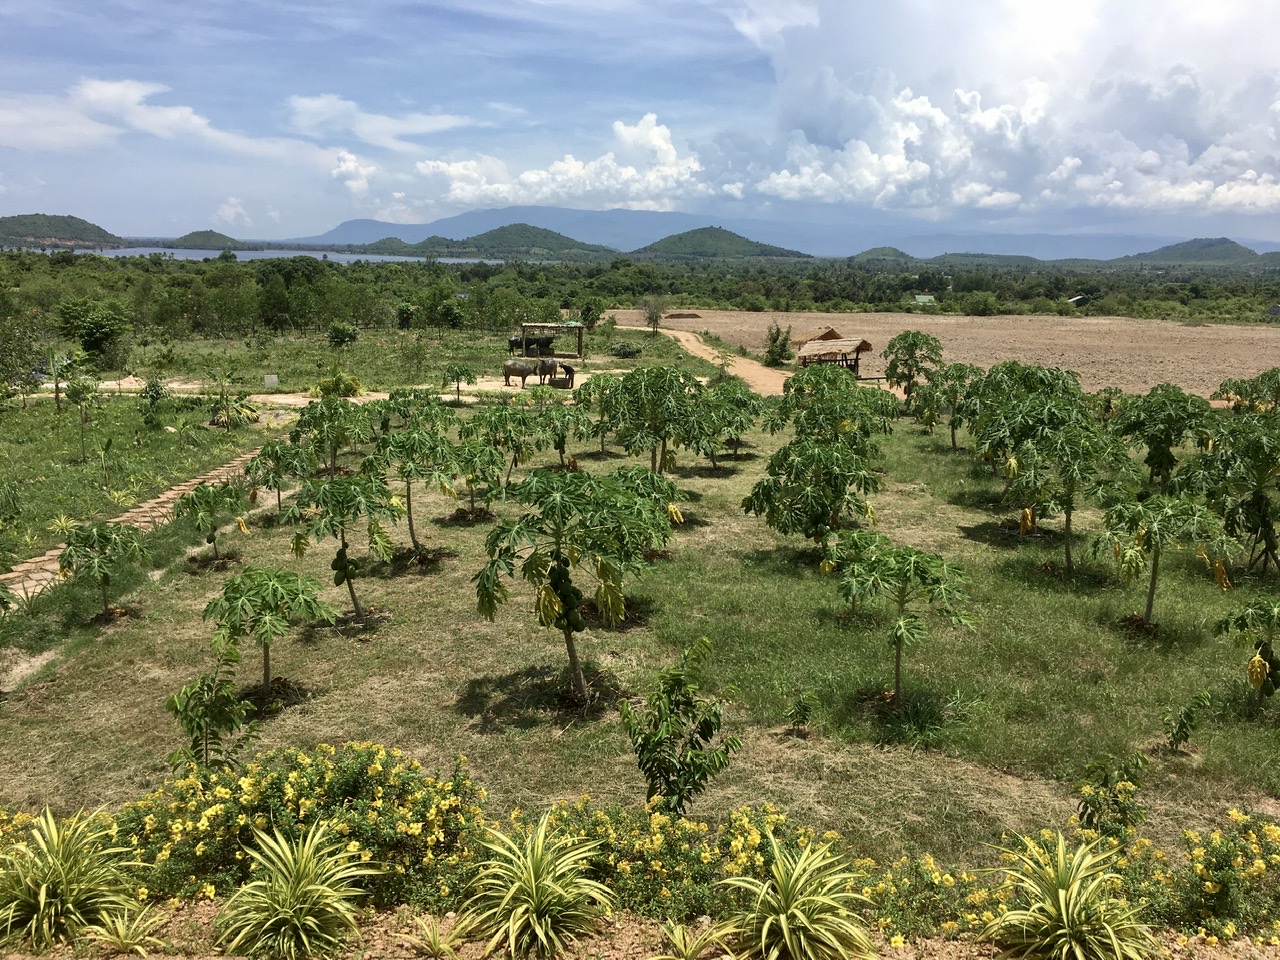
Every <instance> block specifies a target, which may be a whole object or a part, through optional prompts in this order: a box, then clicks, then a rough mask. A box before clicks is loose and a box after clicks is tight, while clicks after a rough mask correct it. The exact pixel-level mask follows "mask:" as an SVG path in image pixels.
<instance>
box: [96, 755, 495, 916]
mask: <svg viewBox="0 0 1280 960" xmlns="http://www.w3.org/2000/svg"><path fill="white" fill-rule="evenodd" d="M484 796H485V795H484V791H483V790H481V789H479V788H477V787H475V786H474V785H473V784H472V782H471V780H470V778H469V777H468V776H467V774H466V772H465V768H464V766H463V765H462V763H461V762H459V764H458V765H457V766H456V767H455V768H454V770H453V773H452V775H451V776H449V777H447V778H435V777H429V776H426V775H424V774H423V773H422V768H421V767H420V766H419V764H418V763H417V762H416V761H413V760H411V759H408V758H406V757H404V756H403V755H402V754H401V753H400V751H399V750H387V749H386V748H384V747H381V746H378V745H376V744H372V743H348V744H344V745H343V746H340V747H331V746H328V745H327V744H320V745H319V746H317V747H316V749H315V751H314V752H311V753H308V752H305V751H302V750H294V749H283V750H275V751H272V752H270V753H265V754H262V755H260V756H258V757H257V758H256V759H255V760H254V761H253V762H251V763H249V764H248V765H246V767H245V768H244V770H243V771H240V772H238V773H225V772H218V771H211V770H200V769H198V768H196V767H194V766H193V767H189V768H188V769H187V773H186V775H185V776H183V777H179V778H177V779H174V780H172V781H170V782H168V783H166V784H164V785H163V786H162V787H161V788H160V789H159V790H156V791H155V792H154V793H152V794H150V795H148V796H147V797H145V798H144V799H142V800H139V801H137V802H135V803H131V804H129V805H127V806H126V807H125V808H124V809H123V810H122V811H121V812H120V815H119V818H118V819H119V829H120V833H121V835H122V836H127V837H131V838H132V839H133V840H134V842H135V844H136V854H137V857H138V859H139V860H142V861H144V862H146V863H148V864H152V865H153V869H152V871H151V873H150V874H149V876H148V878H147V879H148V886H149V887H150V888H151V890H152V891H153V893H155V894H156V895H160V896H192V895H195V894H197V893H199V892H201V891H205V892H206V893H207V892H209V890H213V891H217V892H227V891H230V890H233V889H235V888H236V887H238V886H240V885H241V884H243V883H245V882H246V881H247V880H248V879H249V867H250V861H249V860H248V859H247V858H246V857H245V855H244V852H243V850H242V847H244V846H247V845H249V844H250V843H251V842H252V840H253V835H254V831H255V830H265V829H267V828H268V827H275V828H276V829H280V830H283V831H285V832H291V831H296V830H299V829H301V828H303V827H305V826H307V825H309V824H311V823H314V822H315V821H317V820H320V819H324V820H328V821H329V822H330V824H331V826H332V829H333V831H334V832H335V833H336V834H338V835H339V836H341V837H342V838H343V841H344V842H345V843H347V844H348V845H349V846H353V852H355V853H357V855H358V856H359V857H360V858H361V859H362V861H364V862H370V861H373V862H378V863H381V864H383V865H384V866H385V868H386V872H385V873H383V874H382V875H380V876H378V877H374V878H371V879H370V880H369V881H368V884H367V885H368V890H369V893H370V896H371V897H372V899H373V901H374V903H376V904H378V905H379V906H382V905H390V904H401V903H417V904H425V905H428V906H431V907H433V908H434V907H446V908H451V907H453V906H456V904H457V903H458V898H459V895H460V893H461V890H462V888H463V886H465V884H466V882H467V879H468V878H469V876H470V874H471V872H472V855H473V846H474V840H475V838H476V837H477V836H478V834H479V831H480V829H481V827H482V824H483V812H482V805H483V802H484Z"/></svg>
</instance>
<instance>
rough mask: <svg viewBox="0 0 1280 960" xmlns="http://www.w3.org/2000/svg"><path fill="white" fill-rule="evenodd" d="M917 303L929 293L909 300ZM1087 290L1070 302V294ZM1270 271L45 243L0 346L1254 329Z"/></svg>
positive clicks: (24, 258)
mask: <svg viewBox="0 0 1280 960" xmlns="http://www.w3.org/2000/svg"><path fill="white" fill-rule="evenodd" d="M917 296H927V297H932V298H933V302H932V303H924V304H921V303H918V302H917V301H916V297H917ZM1076 297H1085V298H1087V301H1088V302H1087V304H1085V305H1083V306H1076V305H1073V304H1072V303H1070V302H1069V300H1070V299H1071V298H1076ZM1277 302H1280V272H1277V271H1267V270H1257V269H1255V270H1248V271H1246V270H1231V269H1229V268H1209V267H1202V268H1178V267H1168V268H1153V267H1151V266H1149V265H1148V266H1144V267H1136V266H1127V267H1116V268H1114V269H1108V270H1106V271H1096V270H1095V271H1079V272H1076V271H1072V270H1069V269H1065V268H1057V267H1053V266H1050V265H1043V266H1039V267H1034V268H1033V267H1016V268H1014V267H975V268H973V269H963V270H961V269H957V270H954V271H952V272H949V273H947V272H943V271H941V270H938V269H920V268H919V267H918V265H915V266H912V265H902V266H900V267H895V266H894V265H893V264H892V263H886V262H885V261H877V262H875V263H874V264H860V263H858V262H856V261H852V260H851V261H844V260H827V261H806V262H794V263H763V262H747V263H740V264H726V263H715V262H708V263H679V264H675V263H673V264H662V263H651V262H650V263H645V262H636V261H632V260H629V259H627V258H623V257H620V258H617V259H615V260H613V261H611V262H609V263H596V264H567V263H564V264H558V263H528V262H508V263H502V264H496V263H465V264H442V263H438V262H434V261H405V262H385V261H378V262H374V261H356V262H354V263H349V264H340V263H337V262H333V261H328V260H323V259H315V258H312V257H280V258H270V259H262V260H252V261H237V260H236V259H235V255H234V254H232V253H230V252H226V253H224V254H223V255H222V256H220V257H218V258H216V259H212V260H204V261H193V260H180V259H174V258H172V257H168V256H165V255H162V254H154V255H151V256H148V257H127V258H110V257H104V256H98V255H92V254H74V253H71V252H69V251H59V252H55V253H52V254H45V253H37V252H32V251H6V252H4V253H2V254H0V328H2V329H0V355H2V356H4V357H6V358H7V360H6V361H5V366H6V367H7V368H8V369H6V372H5V374H4V376H5V380H6V382H7V383H8V384H9V385H10V387H11V388H14V389H18V388H20V385H17V384H15V382H14V378H15V377H16V376H17V375H18V374H20V372H21V370H22V369H23V368H28V369H29V368H31V367H32V366H34V365H35V363H36V360H37V359H38V356H39V355H40V354H41V353H42V351H44V350H47V349H48V348H49V347H51V346H54V345H56V344H58V343H60V342H63V341H70V342H71V343H72V344H74V343H76V342H78V343H79V344H80V345H81V346H82V347H83V348H84V349H85V350H86V351H88V352H90V353H96V354H98V355H99V357H100V363H99V366H101V367H103V368H110V369H122V368H123V367H124V366H125V365H126V364H127V362H128V358H129V350H130V349H131V348H135V347H139V346H142V347H145V346H147V345H149V344H154V343H163V342H165V341H166V340H176V339H181V338H186V337H202V338H219V337H235V338H244V337H249V336H255V335H257V336H271V335H273V334H283V333H302V332H308V331H323V330H326V329H328V328H330V327H332V326H333V325H335V324H351V325H354V326H356V327H359V328H368V327H390V326H399V327H401V328H406V327H407V328H454V329H457V328H472V329H479V330H486V331H499V330H506V329H509V328H513V327H515V326H516V325H517V324H519V323H520V322H522V321H533V322H537V321H546V320H558V319H560V314H559V311H561V310H569V311H572V312H573V313H574V314H575V315H576V316H577V317H580V318H581V319H584V320H585V321H586V322H587V323H588V324H589V325H590V324H593V323H594V322H595V321H597V320H599V319H600V318H601V316H602V315H603V314H604V313H605V312H607V311H608V310H609V309H612V308H624V307H636V306H642V305H646V304H649V305H652V304H654V303H658V304H660V305H665V306H667V307H676V306H680V307H695V308H696V307H702V308H707V309H711V308H727V309H737V310H751V311H776V312H791V311H835V312H855V311H902V312H917V313H950V314H967V315H974V316H990V315H994V314H1050V315H1052V314H1062V315H1069V314H1077V313H1084V314H1086V315H1090V314H1092V315H1099V316H1104V315H1119V316H1134V317H1160V318H1169V319H1186V320H1196V321H1204V322H1221V321H1227V322H1267V321H1274V320H1275V318H1273V317H1271V316H1270V314H1269V310H1270V308H1271V307H1272V306H1273V305H1274V304H1276V303H1277Z"/></svg>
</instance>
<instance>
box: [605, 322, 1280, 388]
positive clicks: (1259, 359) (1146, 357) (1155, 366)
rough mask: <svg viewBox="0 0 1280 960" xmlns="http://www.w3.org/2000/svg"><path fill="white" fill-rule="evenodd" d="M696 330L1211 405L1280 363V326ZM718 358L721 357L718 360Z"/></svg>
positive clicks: (757, 326) (739, 341) (742, 325)
mask: <svg viewBox="0 0 1280 960" xmlns="http://www.w3.org/2000/svg"><path fill="white" fill-rule="evenodd" d="M698 312H699V314H700V316H699V318H698V319H696V320H692V319H677V318H676V317H668V318H665V319H664V320H663V328H664V329H665V330H666V331H668V332H671V331H692V332H695V333H696V332H699V331H702V330H706V331H708V332H710V333H713V334H715V335H716V336H719V337H722V338H723V339H724V340H726V341H727V342H729V343H732V344H734V345H741V346H744V347H746V348H747V349H748V350H752V351H756V352H761V351H763V349H764V343H765V333H766V331H767V330H768V327H769V324H770V323H776V324H778V325H779V326H780V327H782V328H783V329H784V330H785V329H786V328H787V327H790V328H791V334H792V336H793V337H802V336H805V335H806V334H808V333H809V332H811V331H814V330H817V329H819V328H821V327H824V326H832V327H835V328H836V330H838V331H840V333H842V334H844V335H845V336H846V337H864V338H866V339H867V340H869V341H870V342H871V344H872V347H873V350H872V352H871V354H870V355H864V357H863V360H862V373H863V374H864V375H866V376H879V375H881V374H883V373H884V361H883V360H882V359H881V358H880V351H881V350H883V349H884V346H885V344H887V343H888V342H889V340H890V339H891V338H892V337H894V336H896V335H897V334H899V333H901V332H902V331H904V330H920V331H923V332H924V333H929V334H932V335H933V336H935V337H937V338H938V339H939V340H941V341H942V347H943V351H944V356H945V357H946V359H947V360H948V361H955V362H961V363H973V364H976V365H978V366H980V367H983V368H986V367H990V366H991V365H992V364H994V363H997V362H999V361H1001V360H1019V361H1021V362H1023V363H1037V364H1043V365H1046V366H1056V367H1066V368H1067V369H1069V370H1075V371H1077V372H1078V373H1079V374H1080V378H1081V381H1082V383H1083V385H1084V387H1085V389H1087V390H1097V389H1099V388H1101V387H1105V386H1114V387H1119V388H1120V389H1122V390H1124V391H1126V392H1146V391H1147V390H1149V389H1151V387H1153V386H1155V385H1156V384H1158V383H1165V382H1168V383H1176V384H1178V385H1179V386H1181V387H1183V388H1184V389H1186V390H1189V391H1191V392H1193V393H1198V394H1200V395H1201V396H1206V397H1207V396H1208V395H1209V394H1210V393H1212V392H1213V391H1214V390H1215V389H1217V387H1218V384H1220V383H1221V382H1222V381H1223V380H1225V379H1227V378H1228V377H1252V376H1255V375H1256V374H1259V373H1261V372H1262V371H1263V370H1266V369H1268V368H1270V367H1273V366H1275V365H1276V364H1277V363H1280V325H1271V324H1250V325H1228V324H1197V323H1182V322H1177V321H1170V320H1136V319H1132V318H1129V317H1056V316H1055V317H956V316H928V315H924V314H905V313H842V314H833V313H746V312H742V311H732V310H699V311H698ZM615 315H616V316H617V318H618V321H619V323H623V324H635V325H642V324H643V323H644V316H643V312H642V311H639V310H618V311H615ZM713 356H714V354H713Z"/></svg>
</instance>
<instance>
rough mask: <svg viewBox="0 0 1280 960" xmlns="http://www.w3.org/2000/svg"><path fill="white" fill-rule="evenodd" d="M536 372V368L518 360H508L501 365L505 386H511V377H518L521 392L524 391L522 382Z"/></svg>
mask: <svg viewBox="0 0 1280 960" xmlns="http://www.w3.org/2000/svg"><path fill="white" fill-rule="evenodd" d="M537 372H538V367H537V366H535V365H534V364H532V363H524V362H522V361H520V360H508V361H507V362H506V363H504V364H503V365H502V379H503V380H505V381H506V384H507V386H508V387H509V386H511V378H512V377H519V378H520V389H521V390H523V389H524V382H525V381H526V380H528V379H529V378H530V377H532V376H533V375H534V374H535V373H537Z"/></svg>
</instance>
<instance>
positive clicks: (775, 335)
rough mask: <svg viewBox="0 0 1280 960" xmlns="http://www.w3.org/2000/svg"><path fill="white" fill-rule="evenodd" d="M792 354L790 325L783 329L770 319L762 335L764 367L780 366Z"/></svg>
mask: <svg viewBox="0 0 1280 960" xmlns="http://www.w3.org/2000/svg"><path fill="white" fill-rule="evenodd" d="M793 356H794V354H793V353H792V352H791V327H787V329H786V330H785V331H784V330H782V329H781V328H779V326H778V325H777V323H775V322H774V321H772V320H770V321H769V329H768V330H766V331H765V335H764V365H765V366H766V367H781V366H783V365H784V364H785V363H786V362H787V361H788V360H790V359H791V358H792V357H793Z"/></svg>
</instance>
